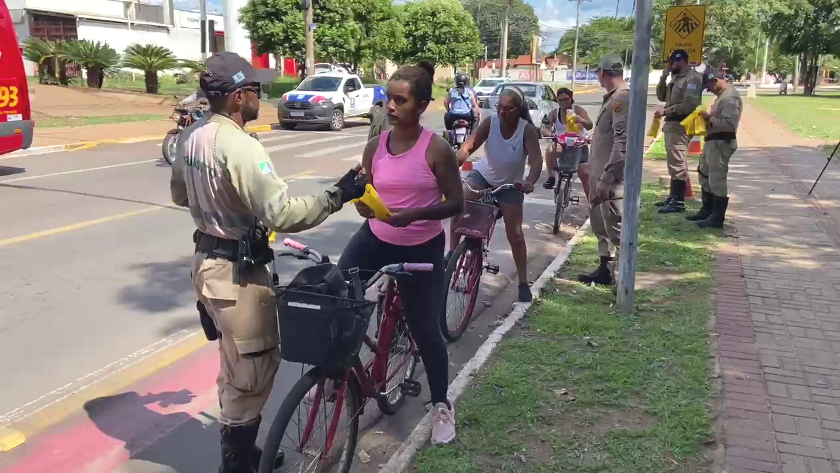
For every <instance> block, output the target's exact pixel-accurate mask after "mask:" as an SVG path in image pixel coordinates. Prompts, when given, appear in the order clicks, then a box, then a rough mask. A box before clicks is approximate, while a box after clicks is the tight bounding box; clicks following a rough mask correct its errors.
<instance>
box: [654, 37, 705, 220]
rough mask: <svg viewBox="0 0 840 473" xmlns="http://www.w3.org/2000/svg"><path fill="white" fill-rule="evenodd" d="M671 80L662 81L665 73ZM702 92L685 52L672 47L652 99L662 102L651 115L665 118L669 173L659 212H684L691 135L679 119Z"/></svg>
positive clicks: (686, 112)
mask: <svg viewBox="0 0 840 473" xmlns="http://www.w3.org/2000/svg"><path fill="white" fill-rule="evenodd" d="M669 73H670V74H672V75H673V78H672V79H671V82H670V83H668V84H666V83H665V82H666V79H667V78H668V75H669ZM702 93H703V89H702V84H701V79H700V74H698V73H697V71H695V70H694V69H693V68H691V67H690V66H689V65H688V53H687V52H686V51H685V50H683V49H676V50H674V52H672V53H671V56H670V57H669V58H668V66H667V67H665V69H664V70H663V71H662V77H660V78H659V84H657V86H656V98H657V99H659V101H660V102H665V108H664V109H662V110H657V111H656V113H655V114H654V116H656V117H663V116H664V117H665V126H664V127H663V129H662V131H663V132H664V133H665V151H666V152H667V155H668V174H670V175H671V191H670V193H669V195H668V197H667V198H666V199H665V200H663V201H661V202H657V203H656V206H657V207H662V208H661V209H659V213H679V212H685V186H686V179H688V168H687V167H686V161H685V155H686V152H687V151H688V145H689V142H690V141H691V138H690V137H689V136H688V135H687V134H686V132H685V127H683V126H682V125H680V122H681V121H683V120H685V118H686V117H687V116H688V115H689V114H691V112H693V111H694V109H695V108H697V106H698V105H700V103H701V102H702V98H701V95H702Z"/></svg>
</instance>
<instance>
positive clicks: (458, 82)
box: [455, 73, 470, 87]
mask: <svg viewBox="0 0 840 473" xmlns="http://www.w3.org/2000/svg"><path fill="white" fill-rule="evenodd" d="M469 83H470V76H468V75H466V74H463V73H461V74H455V87H466V86H467V85H468V84H469Z"/></svg>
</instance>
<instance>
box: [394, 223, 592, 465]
mask: <svg viewBox="0 0 840 473" xmlns="http://www.w3.org/2000/svg"><path fill="white" fill-rule="evenodd" d="M588 229H589V219H586V222H584V223H583V225H581V227H580V228H579V229H578V231H577V232H575V235H574V236H573V237H572V239H571V240H569V242H568V243H566V246H565V247H564V248H563V249H562V250H561V251H560V254H558V255H557V257H555V258H554V260H553V261H552V262H551V264H549V265H548V267H547V268H545V271H543V273H542V274H541V275H540V277H539V278H537V280H536V281H535V282H534V284H533V285H532V286H531V293H532V294H533V295H534V300H533V301H531V302H524V303H522V302H517V303H516V304H514V306H513V309H512V310H511V311H510V312H509V313H508V315H507V317H505V320H504V322H503V323H502V325H500V326H499V327H498V328H496V330H494V331H493V333H491V334H490V335H489V336H488V337H487V340H485V341H484V343H482V344H481V346H480V347H479V348H478V350H477V351H476V352H475V355H473V357H472V358H471V359H470V361H468V362H467V364H465V365H464V367H463V368H462V369H461V371H460V372H459V373H458V376H457V377H455V380H453V381H452V383H451V384H450V385H449V390H448V391H447V393H446V395H447V397H448V398H449V399H450V400H452V402H455V401H456V400H457V399H458V398H459V397H461V395H462V394H463V393H464V390H465V389H466V388H467V386H469V384H470V382H471V381H472V377H473V376H474V375H475V372H476V371H478V370H479V369H481V367H482V366H484V364H485V363H486V362H487V360H488V359H489V358H490V355H491V354H492V353H493V350H494V349H495V348H496V346H497V345H498V344H499V342H500V341H501V340H502V338H503V337H504V336H505V334H506V333H508V332H509V331H510V329H512V328H513V326H514V325H515V324H516V322H518V321H519V320H521V319H522V318H523V317H524V316H525V314H526V313H528V310H529V309H530V308H531V306H532V305H533V304H534V302H536V300H537V299H538V298H539V297H540V296H541V295H542V292H543V289H544V288H545V285H546V284H547V283H548V281H549V280H551V279H554V276H555V274H556V273H557V271H559V270H560V267H562V266H563V264H565V263H566V260H567V259H568V258H569V255H570V254H571V253H572V250H573V249H574V247H575V246H576V245H577V242H578V240H579V239H580V237H581V236H583V235H584V234H586V231H587V230H588ZM431 430H432V412H431V411H430V412H429V413H427V414H426V415H425V416H423V419H422V420H421V421H420V422H419V423H418V424H417V426H416V427H415V428H414V430H413V431H412V432H411V434H410V435H409V436H408V438H407V439H406V440H405V441H404V442H403V443H402V445H400V447H399V448H398V449H397V451H396V452H394V454H393V455H392V456H391V458H390V459H388V462H387V463H386V464H385V466H384V467H382V469H380V470H379V473H402V472H403V471H405V470H406V469H407V468H408V467H409V465H411V461H412V459H413V458H414V455H416V454H417V451H418V450H420V448H421V447H422V446H423V445H425V444H426V442H428V441H429V435H430V433H431Z"/></svg>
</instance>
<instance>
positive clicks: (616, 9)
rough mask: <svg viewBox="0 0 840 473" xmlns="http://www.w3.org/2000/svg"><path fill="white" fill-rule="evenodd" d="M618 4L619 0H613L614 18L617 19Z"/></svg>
mask: <svg viewBox="0 0 840 473" xmlns="http://www.w3.org/2000/svg"><path fill="white" fill-rule="evenodd" d="M620 2H621V0H615V17H614V18H618V4H619V3H620Z"/></svg>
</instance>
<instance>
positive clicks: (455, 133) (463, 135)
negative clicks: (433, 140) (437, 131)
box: [443, 119, 472, 151]
mask: <svg viewBox="0 0 840 473" xmlns="http://www.w3.org/2000/svg"><path fill="white" fill-rule="evenodd" d="M471 131H472V130H471V129H470V122H468V121H467V120H464V119H458V120H455V121H454V122H452V130H451V131H450V130H446V131H444V132H443V138H444V139H445V140H446V141H447V142H448V143H449V146H452V149H454V150H455V151H458V150H459V149H461V145H463V144H464V142H465V141H467V136H469V135H470V132H471Z"/></svg>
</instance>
